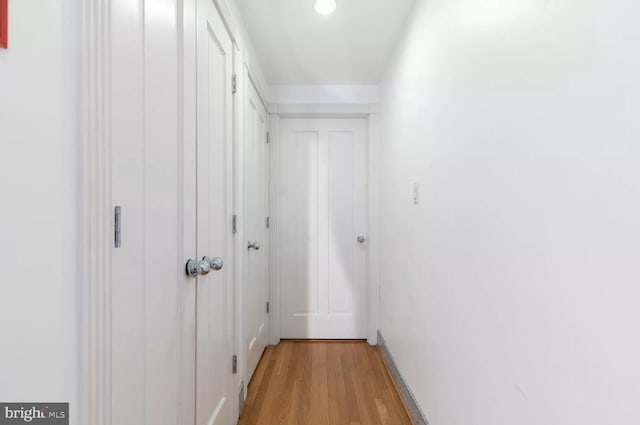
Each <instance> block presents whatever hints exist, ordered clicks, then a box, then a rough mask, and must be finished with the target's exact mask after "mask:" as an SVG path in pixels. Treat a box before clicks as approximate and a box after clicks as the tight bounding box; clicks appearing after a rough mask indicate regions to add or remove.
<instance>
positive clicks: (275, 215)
mask: <svg viewBox="0 0 640 425" xmlns="http://www.w3.org/2000/svg"><path fill="white" fill-rule="evenodd" d="M285 118H364V119H366V121H367V140H366V143H367V219H368V220H367V221H368V223H367V241H368V242H367V246H368V250H367V341H368V342H369V344H371V345H375V344H376V343H377V340H378V335H377V334H378V309H379V293H380V289H379V277H378V261H379V257H380V254H379V252H380V247H379V240H380V235H379V227H380V226H379V224H380V223H379V221H380V220H379V213H378V211H379V201H378V200H379V195H378V189H377V188H378V187H379V184H378V146H379V143H378V138H379V122H378V109H377V105H376V104H372V105H274V106H273V107H272V109H271V119H270V133H271V140H272V143H271V188H270V200H269V206H270V217H271V235H270V236H271V242H270V246H271V252H270V260H269V263H270V267H269V269H270V276H269V277H270V279H269V281H270V283H269V287H270V298H271V300H270V301H271V317H270V318H269V320H270V326H269V341H270V343H271V344H272V345H277V344H279V343H280V335H281V330H280V318H281V308H282V306H281V303H280V300H281V297H280V295H281V293H280V270H279V267H278V261H277V259H278V258H279V254H280V253H279V252H278V232H279V229H280V226H281V225H283V223H280V220H279V217H280V215H279V211H278V186H279V184H280V172H279V170H280V164H279V159H280V155H279V154H280V151H279V149H280V144H279V136H280V120H281V119H285Z"/></svg>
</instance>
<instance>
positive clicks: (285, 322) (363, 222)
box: [277, 118, 367, 338]
mask: <svg viewBox="0 0 640 425" xmlns="http://www.w3.org/2000/svg"><path fill="white" fill-rule="evenodd" d="M366 140H367V126H366V120H365V119H349V118H334V119H282V120H281V121H280V134H279V144H280V146H279V167H280V172H279V187H278V213H279V218H278V221H279V230H278V232H279V235H278V244H279V247H278V255H279V258H278V260H277V261H278V267H279V269H280V272H279V273H280V279H281V289H280V297H281V310H282V311H281V337H282V338H366V336H367V326H366V324H367V301H366V293H367V284H366V259H367V243H366V242H364V243H359V242H358V240H357V239H358V237H359V236H363V237H365V238H366V236H367V183H366V176H367V169H366V166H367V147H366V145H367V143H366Z"/></svg>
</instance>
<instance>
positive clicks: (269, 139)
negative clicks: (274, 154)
mask: <svg viewBox="0 0 640 425" xmlns="http://www.w3.org/2000/svg"><path fill="white" fill-rule="evenodd" d="M269 143H271V133H269V132H268V131H267V144H269Z"/></svg>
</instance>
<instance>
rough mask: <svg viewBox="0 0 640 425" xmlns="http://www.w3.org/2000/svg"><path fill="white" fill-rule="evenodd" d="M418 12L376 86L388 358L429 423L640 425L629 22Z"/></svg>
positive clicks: (547, 10) (536, 9)
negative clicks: (415, 198) (415, 187)
mask: <svg viewBox="0 0 640 425" xmlns="http://www.w3.org/2000/svg"><path fill="white" fill-rule="evenodd" d="M419 4H420V6H419V7H418V8H417V9H416V11H415V13H414V14H413V17H412V20H411V22H410V24H409V25H408V27H407V32H406V34H405V36H404V38H403V40H402V42H401V44H400V45H399V48H398V53H397V57H396V59H395V60H393V61H391V67H390V69H389V72H388V73H387V76H386V78H385V80H384V82H383V84H382V86H381V87H382V89H381V112H380V115H381V126H382V129H383V139H382V146H381V149H380V163H381V166H380V170H381V175H380V180H379V182H380V215H381V217H380V218H381V220H380V222H381V223H382V226H381V243H380V247H381V256H382V258H384V261H381V262H380V280H381V282H380V285H381V295H382V296H381V315H380V327H381V331H382V333H383V335H384V337H385V339H386V342H387V344H388V348H389V349H390V350H391V353H392V354H393V356H394V358H395V360H396V362H397V364H398V366H399V368H400V370H401V371H402V373H403V374H404V377H405V378H406V380H407V382H408V383H409V385H410V386H411V389H412V390H413V393H414V394H415V396H416V398H417V399H418V401H419V402H420V404H421V405H422V407H423V409H424V411H425V412H426V414H427V416H428V419H429V421H430V422H431V423H433V424H448V425H463V424H469V423H473V424H475V425H513V424H519V425H538V424H547V425H561V424H581V425H599V424H605V423H606V424H632V423H640V415H639V411H638V400H640V386H639V385H638V383H640V362H638V359H639V358H640V338H639V337H638V323H640V309H639V308H638V300H639V299H640V285H639V284H638V283H639V282H640V268H639V267H638V264H639V261H638V258H639V253H640V220H639V219H638V217H640V167H639V166H638V164H640V144H639V143H638V141H639V140H640V120H639V119H638V111H640V79H639V78H638V75H640V55H638V41H639V40H640V26H639V25H638V19H637V17H638V16H640V3H639V2H638V1H635V0H620V1H616V2H615V3H612V2H606V1H596V2H592V1H586V2H585V1H582V0H561V1H548V2H546V1H541V2H539V1H530V0H514V1H504V2H503V1H479V2H478V1H472V0H431V1H421V2H419ZM415 182H418V183H419V184H420V191H421V194H420V204H419V205H415V204H414V203H413V199H412V197H413V196H412V191H413V184H414V183H415Z"/></svg>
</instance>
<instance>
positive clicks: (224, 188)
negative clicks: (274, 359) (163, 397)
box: [196, 0, 235, 425]
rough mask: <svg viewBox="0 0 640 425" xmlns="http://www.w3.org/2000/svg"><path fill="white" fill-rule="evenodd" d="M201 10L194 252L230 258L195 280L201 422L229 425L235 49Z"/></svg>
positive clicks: (204, 1) (213, 16) (213, 14)
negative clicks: (221, 265)
mask: <svg viewBox="0 0 640 425" xmlns="http://www.w3.org/2000/svg"><path fill="white" fill-rule="evenodd" d="M197 8H198V13H197V60H196V61H197V155H196V156H197V161H196V162H197V232H196V239H197V253H198V260H201V259H202V258H203V257H205V256H206V257H210V258H215V257H219V258H221V259H222V260H224V261H225V262H226V264H224V267H223V268H222V269H221V270H218V271H216V270H214V269H212V270H211V271H210V272H209V273H208V274H207V275H204V276H198V279H197V321H196V327H197V341H196V352H197V354H196V425H230V424H232V423H234V421H233V419H234V411H235V408H234V406H233V403H234V400H235V398H234V397H232V396H231V393H232V392H233V391H232V390H231V389H232V388H233V379H232V378H233V375H232V370H231V357H232V355H233V352H232V348H233V339H234V337H233V331H234V330H233V326H234V325H233V314H234V311H233V301H234V300H233V290H232V289H233V288H232V274H231V271H232V270H233V266H232V264H230V260H231V258H230V256H231V253H232V234H231V225H230V224H231V219H232V205H233V198H232V194H233V180H232V178H231V177H230V176H231V175H232V171H233V170H232V169H231V164H233V151H232V125H233V116H232V104H233V102H232V99H231V96H232V87H231V81H232V70H233V68H232V66H233V62H232V55H233V53H232V43H231V39H230V38H229V35H228V33H227V31H226V28H225V26H224V24H223V22H222V20H221V18H220V17H219V15H218V14H217V11H216V8H215V5H214V3H213V1H212V0H198V3H197Z"/></svg>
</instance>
